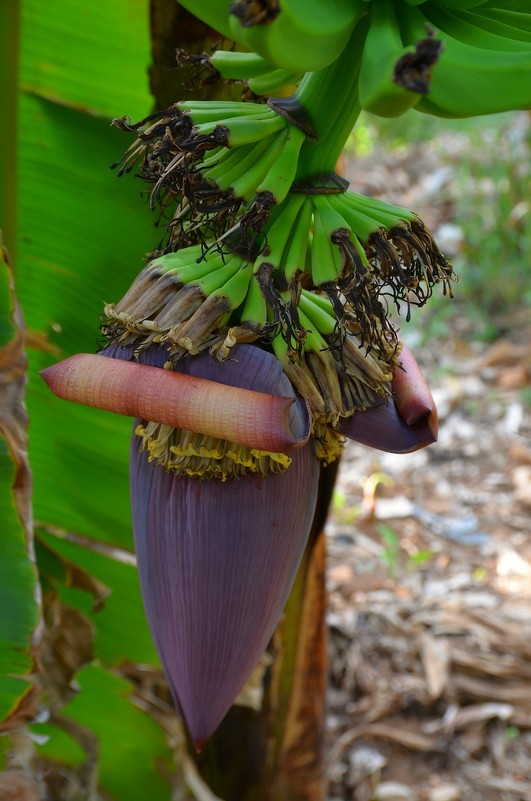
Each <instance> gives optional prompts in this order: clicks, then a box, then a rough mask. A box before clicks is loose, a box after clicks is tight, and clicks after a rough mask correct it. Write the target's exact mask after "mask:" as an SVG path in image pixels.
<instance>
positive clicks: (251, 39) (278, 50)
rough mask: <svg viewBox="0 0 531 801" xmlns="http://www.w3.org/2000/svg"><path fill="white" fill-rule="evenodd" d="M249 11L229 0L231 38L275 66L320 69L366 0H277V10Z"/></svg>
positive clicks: (332, 55)
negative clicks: (278, 2) (255, 12)
mask: <svg viewBox="0 0 531 801" xmlns="http://www.w3.org/2000/svg"><path fill="white" fill-rule="evenodd" d="M189 2H191V0H189ZM253 12H254V9H253V4H252V3H250V2H248V1H247V2H246V1H245V0H243V1H242V2H236V3H233V4H232V6H231V19H230V30H231V36H232V38H233V39H236V41H238V42H241V43H243V44H244V45H245V46H246V47H248V48H249V49H250V50H252V51H254V52H257V53H260V55H261V56H263V57H264V58H265V59H267V61H269V62H271V64H273V65H275V66H276V67H278V68H280V69H286V70H293V71H295V72H298V73H300V72H310V71H314V70H319V69H322V68H323V67H326V66H327V65H328V64H330V63H331V62H332V61H334V60H335V59H336V58H337V57H338V56H339V54H340V53H341V51H342V50H343V48H344V47H345V45H346V43H347V41H348V39H349V37H350V34H351V32H352V30H353V28H354V26H355V25H356V23H357V21H358V20H359V19H360V17H361V16H363V15H364V14H365V13H366V4H365V2H363V0H326V2H323V0H282V4H281V6H280V9H279V10H278V12H277V13H276V14H275V13H274V12H273V13H271V15H270V16H269V17H267V16H266V17H264V16H263V15H256V14H254V13H253ZM194 13H196V12H194Z"/></svg>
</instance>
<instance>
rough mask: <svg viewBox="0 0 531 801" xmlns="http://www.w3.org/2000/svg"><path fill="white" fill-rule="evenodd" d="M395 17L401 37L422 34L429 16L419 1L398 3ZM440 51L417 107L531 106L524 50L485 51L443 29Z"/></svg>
mask: <svg viewBox="0 0 531 801" xmlns="http://www.w3.org/2000/svg"><path fill="white" fill-rule="evenodd" d="M399 22H400V27H401V32H402V37H403V39H404V41H406V42H408V43H411V42H414V41H416V40H417V39H418V37H419V36H420V35H422V31H423V30H424V29H425V26H426V24H428V25H430V24H431V23H430V21H429V20H427V19H426V17H425V16H424V14H423V13H422V9H421V8H420V7H418V6H409V5H407V4H405V3H403V4H402V5H401V6H400V11H399ZM441 40H442V41H443V44H444V51H443V53H442V55H441V58H440V60H439V63H438V64H437V68H436V69H435V70H434V73H433V79H432V82H431V87H430V91H429V94H428V95H427V97H426V98H425V99H424V98H422V99H421V100H420V101H419V103H418V104H417V106H416V108H417V109H418V110H420V111H424V112H426V113H430V114H438V115H440V116H448V117H469V116H478V115H482V114H494V113H496V112H499V111H508V110H515V109H525V108H529V107H531V53H530V52H529V50H527V51H524V50H521V51H520V50H517V51H515V50H514V49H511V51H501V50H492V49H491V50H485V49H484V48H481V47H476V46H474V45H473V44H465V43H464V42H462V41H459V40H458V39H456V38H455V37H454V36H451V35H450V34H448V33H446V32H443V33H442V35H441Z"/></svg>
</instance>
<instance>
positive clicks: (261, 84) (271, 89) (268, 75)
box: [247, 69, 302, 97]
mask: <svg viewBox="0 0 531 801" xmlns="http://www.w3.org/2000/svg"><path fill="white" fill-rule="evenodd" d="M301 76H302V73H301V72H300V71H299V72H295V71H294V70H284V69H276V70H274V69H272V70H270V71H269V72H265V73H263V74H262V75H258V76H256V77H254V78H249V80H248V81H247V86H248V87H249V89H250V90H251V92H252V93H253V94H255V95H257V96H259V97H271V96H273V95H279V94H281V95H285V94H287V93H288V92H289V93H290V94H291V93H292V91H293V89H294V86H295V84H297V83H298V82H299V80H300V78H301Z"/></svg>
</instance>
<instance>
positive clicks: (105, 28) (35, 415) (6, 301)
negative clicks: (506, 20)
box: [0, 0, 172, 801]
mask: <svg viewBox="0 0 531 801" xmlns="http://www.w3.org/2000/svg"><path fill="white" fill-rule="evenodd" d="M1 5H2V10H1V12H0V14H1V17H0V27H1V29H2V34H1V37H0V39H1V40H0V45H2V47H0V50H1V51H2V53H1V55H0V86H1V88H2V105H3V110H4V111H6V110H8V109H10V111H11V112H12V113H11V114H10V115H8V114H6V119H7V118H8V117H9V118H10V119H11V120H12V122H11V124H10V125H8V126H0V127H1V128H3V130H2V134H1V136H2V139H1V140H0V147H1V149H2V154H1V155H0V168H1V169H2V172H3V174H4V175H5V177H6V180H3V181H2V183H1V186H0V229H3V230H4V238H5V240H6V242H7V243H8V244H9V247H10V249H11V253H12V255H13V260H14V272H15V287H16V297H17V298H18V301H19V302H20V305H21V307H22V311H23V317H24V337H25V343H26V347H27V354H28V365H27V387H26V405H27V410H28V415H29V419H30V436H29V465H30V468H31V475H32V483H33V519H34V521H35V530H36V532H37V539H36V547H35V548H34V546H33V544H32V543H31V542H27V541H26V538H27V537H28V535H30V534H31V526H29V525H27V520H26V521H25V520H24V519H23V518H22V519H21V517H22V511H21V508H20V504H21V501H20V491H19V490H20V488H18V489H17V486H16V482H17V480H18V482H19V483H20V461H21V458H22V456H21V454H22V452H23V448H24V445H25V443H24V441H23V438H22V440H21V441H20V442H15V445H13V442H11V441H10V440H9V439H7V434H6V430H7V428H6V427H7V423H6V424H5V425H4V416H0V434H3V435H4V438H2V437H1V436H0V530H1V533H2V538H1V539H0V581H1V582H2V587H3V591H2V599H1V601H0V719H4V718H7V720H6V722H5V723H4V728H6V729H7V730H9V728H10V727H11V723H10V721H13V718H9V717H8V716H9V714H10V713H12V712H13V710H15V709H16V708H17V705H20V704H21V703H22V701H23V699H24V697H25V696H26V695H27V693H28V690H29V688H30V687H31V684H30V682H29V681H28V678H27V674H29V673H30V672H31V670H32V654H31V652H30V642H31V640H32V636H33V643H34V645H33V656H34V658H36V659H37V661H39V660H40V659H42V657H43V653H44V650H45V649H48V650H47V651H46V654H48V655H49V649H50V648H51V647H52V646H51V645H50V642H47V641H46V635H45V637H44V639H43V638H42V637H41V632H39V630H37V635H35V634H34V632H35V630H36V629H37V627H38V622H39V615H40V614H41V612H40V610H39V604H38V603H37V601H36V598H38V597H39V595H38V592H37V583H36V576H35V565H34V558H33V553H34V550H35V551H36V554H37V560H38V566H39V571H40V584H41V587H42V592H43V598H44V606H43V609H42V615H43V616H44V619H45V620H46V621H47V623H49V620H48V618H49V616H50V615H51V614H52V611H53V610H55V612H54V613H56V612H57V609H60V610H62V611H61V614H64V615H67V614H72V615H74V617H73V619H74V620H76V621H77V622H78V623H79V624H80V626H79V627H78V629H77V630H76V640H75V647H76V649H77V651H78V652H77V653H76V654H73V655H72V663H71V670H70V672H69V673H68V675H65V684H64V687H63V688H62V689H63V691H64V694H63V696H62V698H61V699H60V701H59V702H58V701H57V699H56V700H55V701H54V702H50V703H51V718H50V722H49V723H47V724H46V726H45V727H42V726H41V727H39V726H35V727H34V730H35V733H36V734H38V733H39V730H40V733H41V734H44V735H45V737H40V738H37V741H38V742H39V743H41V745H40V746H37V748H38V750H39V751H40V753H41V755H42V756H44V757H46V758H47V759H50V760H52V761H55V762H58V763H60V764H61V765H66V766H68V767H70V768H72V769H75V768H76V765H78V764H79V762H80V760H82V759H83V758H85V757H86V753H84V751H86V737H87V736H88V737H89V738H90V737H94V738H96V739H97V741H98V742H99V756H98V757H97V762H98V769H99V775H100V778H99V787H100V790H101V792H103V793H104V794H105V797H106V798H109V799H121V798H127V799H130V800H131V801H136V799H138V801H140V800H141V799H142V801H144V799H145V798H147V797H157V798H160V799H163V798H169V797H170V787H169V779H168V777H169V776H170V775H171V767H170V765H169V759H170V757H171V753H172V751H171V749H170V748H169V746H168V744H167V738H166V734H165V732H164V729H163V727H161V726H160V725H159V724H158V723H156V722H155V721H154V720H153V719H152V718H150V717H149V716H148V715H147V714H145V712H144V711H142V710H141V709H139V708H138V705H135V704H138V702H137V700H136V701H135V704H134V703H132V701H133V700H134V699H133V691H134V689H135V687H134V685H133V683H132V681H130V680H128V679H127V678H123V676H120V675H118V674H117V673H116V669H117V668H119V667H123V666H124V665H130V664H133V663H141V664H148V665H149V664H150V665H153V666H155V669H156V668H157V658H156V654H155V650H154V647H153V644H152V640H151V637H150V635H149V632H148V628H147V625H146V623H145V618H144V613H143V610H142V604H141V598H140V591H139V586H138V580H137V574H136V567H135V564H134V558H133V553H132V552H133V545H132V537H131V521H130V512H129V490H128V478H127V461H128V450H129V437H130V430H131V420H129V419H127V418H122V417H119V416H116V415H112V414H110V413H105V412H99V411H96V410H93V409H89V408H86V407H80V406H76V405H74V404H68V403H66V402H65V401H62V400H59V399H58V398H56V397H55V396H53V395H52V394H51V393H50V391H49V390H48V389H47V387H46V386H45V384H44V382H43V381H42V379H41V378H40V376H39V371H40V370H42V369H43V368H44V367H46V366H48V365H49V364H51V363H52V362H54V361H57V360H58V359H60V358H65V357H67V356H69V355H71V354H73V353H78V352H89V353H93V352H95V351H96V350H97V348H98V344H99V318H100V315H101V314H102V311H103V303H104V302H105V301H114V300H118V299H119V298H120V297H121V295H122V294H123V292H124V290H125V289H126V287H127V286H128V285H129V283H130V282H131V280H132V278H133V277H134V276H135V275H136V274H137V273H138V272H139V270H140V269H141V268H142V266H143V263H144V262H143V254H144V252H145V251H146V250H148V249H150V248H152V247H153V246H155V244H156V242H157V239H158V235H157V232H156V231H155V230H154V228H153V223H154V220H153V217H151V216H150V214H149V211H148V209H147V208H146V203H145V202H142V198H141V190H140V184H138V191H137V192H135V191H134V184H132V182H131V179H129V180H125V179H124V180H122V181H120V180H117V178H116V174H115V173H113V172H112V171H111V170H110V169H109V166H110V165H111V164H112V163H113V162H114V161H116V160H117V158H119V157H120V155H121V153H122V152H123V151H124V150H125V149H126V147H127V146H128V145H129V144H130V139H127V137H124V135H123V134H122V133H120V132H119V131H118V130H117V129H116V128H113V127H111V125H110V123H111V120H112V118H113V117H121V116H124V115H127V116H129V115H130V116H131V118H133V119H139V118H141V117H143V116H145V115H146V114H148V113H149V112H150V111H151V110H152V106H153V101H152V97H151V95H150V92H149V74H148V69H149V65H150V61H151V53H150V48H151V42H150V26H149V3H148V2H147V0H113V2H112V3H103V2H100V3H94V2H93V0H51V2H47V3H43V2H41V0H19V2H15V0H13V2H12V3H6V4H1ZM8 7H9V8H8ZM4 90H5V91H4ZM4 98H5V99H4ZM3 116H4V115H3ZM6 127H7V128H9V131H6ZM13 304H14V299H13V294H12V293H11V291H10V274H9V272H8V270H7V266H6V265H4V264H2V265H0V382H1V381H2V380H3V374H2V368H4V367H5V364H6V363H7V362H6V359H5V358H3V356H4V352H5V349H6V348H9V347H10V345H11V343H12V342H13V340H14V338H16V337H18V338H19V339H20V338H21V334H20V333H19V332H18V330H17V329H16V327H15V325H14V323H13V322H12V314H11V312H12V310H13ZM17 341H18V340H17ZM4 375H5V376H6V380H7V378H8V377H9V376H8V373H4ZM0 389H2V386H0ZM17 403H18V408H19V410H20V409H21V408H22V406H21V399H18V401H17ZM1 411H2V414H3V412H4V409H3V407H1ZM8 411H9V410H8ZM10 414H11V416H12V415H13V410H12V409H11V410H10ZM8 422H9V420H8ZM23 428H24V427H23ZM28 475H29V473H28ZM28 482H29V479H28ZM28 487H29V483H28ZM68 610H70V612H68ZM48 628H49V627H48ZM83 637H84V638H85V640H86V642H83V641H82V639H83ZM54 647H55V646H54ZM62 647H63V648H64V644H63V646H62ZM87 660H88V661H89V664H88V665H87V666H86V667H85V668H84V669H83V671H82V673H81V674H79V675H80V680H79V685H80V687H81V692H80V693H79V694H78V693H76V692H73V691H72V687H71V679H72V678H73V677H74V674H75V670H76V669H77V668H79V667H80V666H81V665H82V664H83V663H84V662H85V663H86V662H87ZM91 660H95V661H91ZM123 675H127V674H126V672H125V671H124V672H123ZM76 681H77V679H76ZM64 703H66V706H64V709H62V711H60V716H61V719H62V723H61V724H60V725H59V724H57V725H56V723H55V722H54V721H55V718H56V717H57V709H60V708H61V707H62V705H63V704H64ZM54 704H55V706H54ZM56 708H57V709H56ZM28 717H30V716H28ZM65 721H67V723H65ZM68 721H69V722H68ZM12 725H14V723H13V724H12ZM65 727H66V728H65ZM80 731H81V732H82V735H80V736H79V737H78V736H77V735H76V732H77V734H79V732H80ZM65 732H66V733H65ZM83 732H84V733H85V734H83ZM87 732H88V733H89V734H88V735H86V733H87ZM80 744H81V747H80ZM96 772H97V771H96Z"/></svg>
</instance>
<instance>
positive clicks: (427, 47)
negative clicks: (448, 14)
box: [359, 0, 441, 117]
mask: <svg viewBox="0 0 531 801" xmlns="http://www.w3.org/2000/svg"><path fill="white" fill-rule="evenodd" d="M396 7H397V4H396V2H395V0H378V2H373V3H371V12H370V13H371V21H370V27H369V30H368V32H367V36H366V38H365V44H364V47H363V55H362V59H361V67H360V77H359V102H360V105H361V106H362V108H364V109H366V110H367V111H370V112H372V113H373V114H378V115H380V116H382V117H396V116H398V115H399V114H403V113H404V112H405V111H407V110H408V109H410V108H412V107H413V106H415V105H416V104H417V103H418V101H419V100H420V98H421V97H422V95H425V94H427V92H428V91H429V85H430V79H431V70H432V67H433V65H434V63H435V62H436V61H437V59H438V57H439V50H440V46H441V43H440V42H439V41H437V40H436V39H434V38H433V37H429V36H427V35H426V34H424V36H423V38H421V39H420V40H419V41H418V42H416V48H415V50H413V49H412V48H407V49H406V48H405V46H404V43H403V41H402V37H401V35H400V29H399V27H398V21H397V13H396Z"/></svg>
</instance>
